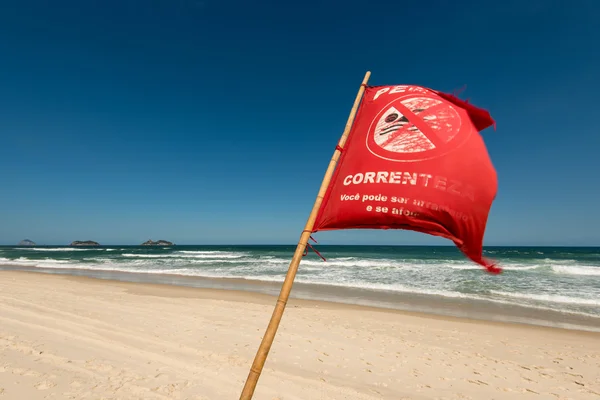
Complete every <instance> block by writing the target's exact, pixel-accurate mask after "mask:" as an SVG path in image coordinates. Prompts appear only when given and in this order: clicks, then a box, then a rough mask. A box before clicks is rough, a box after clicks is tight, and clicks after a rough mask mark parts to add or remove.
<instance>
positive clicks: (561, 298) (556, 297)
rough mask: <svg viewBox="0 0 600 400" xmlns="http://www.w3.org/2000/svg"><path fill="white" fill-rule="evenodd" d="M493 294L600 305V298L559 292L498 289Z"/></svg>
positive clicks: (524, 298)
mask: <svg viewBox="0 0 600 400" xmlns="http://www.w3.org/2000/svg"><path fill="white" fill-rule="evenodd" d="M490 292H491V293H493V294H497V295H499V296H506V297H513V298H515V299H523V300H533V301H540V302H546V303H562V304H576V305H585V306H600V300H596V299H586V298H581V297H570V296H562V295H558V294H532V293H510V292H502V291H497V290H492V291H490Z"/></svg>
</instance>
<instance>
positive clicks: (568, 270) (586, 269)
mask: <svg viewBox="0 0 600 400" xmlns="http://www.w3.org/2000/svg"><path fill="white" fill-rule="evenodd" d="M552 270H553V271H554V272H555V273H557V274H561V275H585V276H600V268H599V267H592V266H580V267H570V266H569V267H567V266H562V265H557V266H553V267H552Z"/></svg>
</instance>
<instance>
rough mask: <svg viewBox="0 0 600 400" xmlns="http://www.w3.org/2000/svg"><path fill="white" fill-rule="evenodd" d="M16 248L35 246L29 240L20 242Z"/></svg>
mask: <svg viewBox="0 0 600 400" xmlns="http://www.w3.org/2000/svg"><path fill="white" fill-rule="evenodd" d="M17 246H35V243H34V242H32V241H31V240H29V239H25V240H21V241H20V242H19V244H18V245H17Z"/></svg>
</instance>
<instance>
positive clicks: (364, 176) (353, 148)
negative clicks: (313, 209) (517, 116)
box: [313, 85, 501, 273]
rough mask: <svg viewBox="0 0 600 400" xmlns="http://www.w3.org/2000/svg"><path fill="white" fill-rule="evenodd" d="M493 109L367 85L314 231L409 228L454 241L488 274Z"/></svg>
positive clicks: (404, 88) (423, 91) (417, 89)
mask: <svg viewBox="0 0 600 400" xmlns="http://www.w3.org/2000/svg"><path fill="white" fill-rule="evenodd" d="M492 124H494V120H493V119H492V117H491V116H490V114H489V113H488V112H487V111H485V110H482V109H480V108H477V107H475V106H473V105H471V104H469V103H467V102H465V101H463V100H460V99H458V98H457V97H455V96H453V95H449V94H445V93H441V92H438V91H435V90H432V89H428V88H425V87H421V86H411V85H400V86H367V87H366V88H365V92H364V97H363V99H362V103H361V105H360V107H359V109H358V112H357V114H356V119H355V121H354V124H353V126H352V129H351V130H350V133H349V135H348V138H347V141H346V143H345V145H344V147H343V149H341V150H342V154H341V157H340V159H339V162H338V165H337V168H336V170H335V172H334V174H333V176H332V180H331V182H330V184H329V186H328V188H327V191H326V193H325V197H324V198H323V202H322V203H321V206H320V208H319V212H318V214H317V218H316V220H315V224H314V228H313V232H318V231H326V230H338V229H405V230H413V231H418V232H422V233H426V234H430V235H435V236H441V237H444V238H447V239H450V240H452V241H453V242H454V244H455V245H456V246H457V247H458V248H459V249H460V250H461V251H462V252H463V253H464V254H465V255H466V256H467V257H468V258H470V259H471V260H473V261H474V262H476V263H478V264H480V265H482V266H484V267H485V268H486V269H487V270H488V271H489V272H491V273H499V272H501V269H500V268H498V267H496V266H494V264H493V263H491V262H490V261H487V260H485V259H484V258H483V257H482V250H483V249H482V247H483V236H484V232H485V227H486V223H487V219H488V214H489V210H490V207H491V205H492V202H493V200H494V198H495V196H496V192H497V177H496V171H495V169H494V167H493V165H492V163H491V161H490V158H489V155H488V152H487V149H486V147H485V144H484V142H483V139H482V138H481V136H480V135H479V132H480V131H481V130H483V129H486V128H488V127H489V126H491V125H492Z"/></svg>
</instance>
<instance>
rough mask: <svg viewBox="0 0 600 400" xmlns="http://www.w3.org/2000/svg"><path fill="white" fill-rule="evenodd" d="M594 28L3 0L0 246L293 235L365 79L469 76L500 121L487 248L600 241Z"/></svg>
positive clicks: (369, 7) (466, 10) (512, 20)
mask: <svg viewBox="0 0 600 400" xmlns="http://www.w3.org/2000/svg"><path fill="white" fill-rule="evenodd" d="M599 20H600V1H594V0H588V1H583V0H571V1H552V0H519V1H517V0H507V1H491V2H490V1H481V0H461V1H459V2H457V1H440V0H438V1H426V2H420V1H414V2H404V1H402V2H401V1H389V2H381V1H374V0H369V1H354V0H344V1H335V2H334V1H328V0H321V1H312V0H308V1H302V2H286V1H274V0H273V1H260V0H258V1H248V2H246V1H240V0H206V1H203V0H143V1H142V0H103V1H93V0H56V1H47V0H46V1H42V0H20V1H4V2H1V3H0V138H1V141H0V171H1V176H0V178H1V179H0V244H13V243H16V242H18V241H19V240H21V239H24V238H29V239H31V240H34V241H36V242H38V243H46V244H68V243H69V242H71V241H73V240H86V239H91V240H96V241H99V242H100V243H102V244H137V243H140V242H141V241H144V240H147V239H149V238H152V239H155V240H156V239H167V240H171V241H174V242H176V243H178V244H205V243H206V244H221V243H227V244H229V243H231V244H236V243H295V242H297V240H298V237H299V235H300V232H301V231H302V229H303V227H304V223H305V221H306V218H307V216H308V214H309V212H310V209H311V207H312V204H313V201H314V199H315V195H316V192H317V190H318V187H319V185H320V182H321V179H322V177H323V173H324V171H325V169H326V167H327V163H328V161H329V159H330V157H331V154H332V152H333V150H334V147H335V144H336V142H337V140H338V139H339V136H340V134H341V132H342V130H343V127H344V124H345V122H346V119H347V117H348V113H349V110H350V108H351V105H352V102H353V100H354V97H355V95H356V92H357V90H358V86H359V85H360V82H361V80H362V78H363V76H364V73H365V71H367V70H370V71H372V74H373V75H372V77H371V80H370V84H372V85H392V84H419V85H424V86H428V87H431V88H434V89H438V90H442V91H446V92H451V91H453V90H455V89H459V88H461V87H462V86H463V85H467V89H466V91H464V92H463V93H462V94H461V96H462V97H463V98H467V97H468V98H470V99H471V101H472V102H473V103H474V104H476V105H478V106H480V107H483V108H486V109H488V110H489V111H490V112H491V114H492V116H493V117H494V118H495V120H496V121H497V130H496V131H494V130H493V129H491V128H490V129H487V130H486V131H484V132H483V135H484V138H485V140H486V143H487V145H488V150H489V153H490V156H491V158H492V161H493V163H494V165H495V167H496V169H497V172H498V180H499V182H498V184H499V190H498V196H497V199H496V201H495V203H494V205H493V207H492V210H491V213H490V218H489V222H488V228H487V232H486V237H485V244H486V245H600V227H599V225H600V216H599V215H600V213H599V209H600V189H599V187H600V183H599V173H600V156H599V155H598V150H599V147H600V126H599V125H598V117H599V116H600V111H599V107H600V101H599V100H598V98H597V93H598V92H599V90H600V72H599V71H600V50H599V49H600V47H599V43H600V28H599V27H598V21H599ZM232 143H233V144H232ZM317 239H318V240H320V243H348V244H375V243H377V244H450V243H448V242H446V241H445V240H442V239H438V238H433V237H429V236H427V235H423V234H417V233H413V232H405V231H395V232H393V231H339V232H326V233H319V234H318V236H317Z"/></svg>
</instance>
